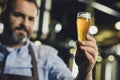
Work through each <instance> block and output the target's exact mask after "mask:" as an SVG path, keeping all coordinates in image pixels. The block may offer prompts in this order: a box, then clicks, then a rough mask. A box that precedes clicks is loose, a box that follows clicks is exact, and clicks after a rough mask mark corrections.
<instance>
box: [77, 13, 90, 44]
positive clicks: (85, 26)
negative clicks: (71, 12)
mask: <svg viewBox="0 0 120 80" xmlns="http://www.w3.org/2000/svg"><path fill="white" fill-rule="evenodd" d="M90 19H91V14H90V13H89V12H78V13H77V21H76V23H77V36H78V41H79V42H82V41H84V40H85V37H86V35H87V33H88V30H89V27H90Z"/></svg>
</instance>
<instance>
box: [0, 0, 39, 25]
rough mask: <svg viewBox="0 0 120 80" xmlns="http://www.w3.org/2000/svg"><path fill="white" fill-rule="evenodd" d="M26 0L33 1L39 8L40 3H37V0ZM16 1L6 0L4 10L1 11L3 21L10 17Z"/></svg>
mask: <svg viewBox="0 0 120 80" xmlns="http://www.w3.org/2000/svg"><path fill="white" fill-rule="evenodd" d="M25 1H27V2H30V3H33V4H34V5H35V6H36V8H37V10H38V5H37V2H36V0H25ZM15 2H16V0H6V2H5V6H4V9H3V12H2V13H1V17H0V18H1V22H3V23H5V22H6V20H7V19H8V15H9V13H10V12H11V11H12V10H13V8H14V3H15Z"/></svg>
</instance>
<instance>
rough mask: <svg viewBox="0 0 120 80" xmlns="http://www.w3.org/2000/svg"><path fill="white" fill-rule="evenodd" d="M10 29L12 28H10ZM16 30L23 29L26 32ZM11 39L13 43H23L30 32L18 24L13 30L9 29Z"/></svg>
mask: <svg viewBox="0 0 120 80" xmlns="http://www.w3.org/2000/svg"><path fill="white" fill-rule="evenodd" d="M11 30H12V29H11ZM17 30H18V31H19V30H24V31H25V32H26V35H25V34H24V33H21V32H17ZM11 32H12V34H11V41H12V43H14V44H19V43H25V42H26V41H27V39H28V38H29V37H30V32H29V30H27V29H26V28H25V27H23V26H19V27H16V28H14V30H12V31H11Z"/></svg>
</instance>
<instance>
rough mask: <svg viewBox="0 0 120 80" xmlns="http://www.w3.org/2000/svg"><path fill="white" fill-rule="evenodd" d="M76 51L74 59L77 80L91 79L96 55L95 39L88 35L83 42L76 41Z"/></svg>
mask: <svg viewBox="0 0 120 80" xmlns="http://www.w3.org/2000/svg"><path fill="white" fill-rule="evenodd" d="M76 44H77V51H76V55H75V61H76V64H77V65H78V68H79V74H78V76H77V78H76V79H77V80H92V70H93V67H94V65H95V63H96V59H97V56H98V47H97V44H96V40H95V39H94V38H93V37H91V36H90V35H87V36H86V40H85V41H83V42H81V43H80V42H78V41H77V42H76Z"/></svg>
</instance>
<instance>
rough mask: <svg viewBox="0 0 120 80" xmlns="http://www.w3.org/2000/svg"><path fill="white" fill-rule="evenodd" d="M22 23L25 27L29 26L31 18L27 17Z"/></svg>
mask: <svg viewBox="0 0 120 80" xmlns="http://www.w3.org/2000/svg"><path fill="white" fill-rule="evenodd" d="M21 24H22V25H24V26H25V27H28V26H29V20H28V19H27V18H25V19H23V20H22V23H21Z"/></svg>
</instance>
